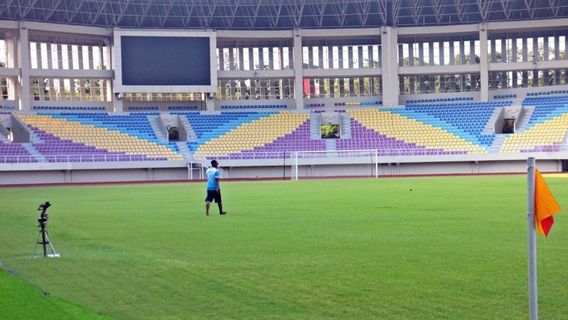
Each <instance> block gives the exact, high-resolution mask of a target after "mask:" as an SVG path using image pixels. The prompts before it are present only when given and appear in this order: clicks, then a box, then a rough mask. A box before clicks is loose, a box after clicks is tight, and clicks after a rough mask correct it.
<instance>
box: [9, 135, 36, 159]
mask: <svg viewBox="0 0 568 320" xmlns="http://www.w3.org/2000/svg"><path fill="white" fill-rule="evenodd" d="M29 162H37V160H36V159H35V158H34V157H33V156H32V155H31V154H30V153H29V152H28V150H26V149H25V148H24V147H23V146H22V145H21V144H19V143H11V142H10V141H8V140H6V139H5V138H4V137H0V163H29Z"/></svg>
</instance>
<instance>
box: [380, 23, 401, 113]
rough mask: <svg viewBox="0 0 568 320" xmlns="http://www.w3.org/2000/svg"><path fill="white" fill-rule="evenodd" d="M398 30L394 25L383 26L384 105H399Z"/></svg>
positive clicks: (382, 69)
mask: <svg viewBox="0 0 568 320" xmlns="http://www.w3.org/2000/svg"><path fill="white" fill-rule="evenodd" d="M397 42H398V35H397V30H396V29H395V28H392V27H383V28H381V47H382V48H383V50H382V55H381V60H382V62H383V63H382V65H383V67H382V68H381V71H382V78H383V79H382V80H383V81H382V82H383V105H384V106H386V107H388V106H396V105H398V96H399V89H400V88H399V86H398V64H397V63H396V59H397V56H396V50H397V48H398V45H397Z"/></svg>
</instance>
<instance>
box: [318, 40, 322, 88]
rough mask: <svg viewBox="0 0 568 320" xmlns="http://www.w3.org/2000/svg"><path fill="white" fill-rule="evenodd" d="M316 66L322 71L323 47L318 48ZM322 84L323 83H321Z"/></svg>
mask: <svg viewBox="0 0 568 320" xmlns="http://www.w3.org/2000/svg"><path fill="white" fill-rule="evenodd" d="M318 60H319V61H318V66H319V68H320V69H323V47H318ZM321 83H323V81H321Z"/></svg>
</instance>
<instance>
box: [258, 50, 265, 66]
mask: <svg viewBox="0 0 568 320" xmlns="http://www.w3.org/2000/svg"><path fill="white" fill-rule="evenodd" d="M264 67H265V65H264V48H258V68H259V69H260V70H264Z"/></svg>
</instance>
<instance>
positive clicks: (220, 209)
mask: <svg viewBox="0 0 568 320" xmlns="http://www.w3.org/2000/svg"><path fill="white" fill-rule="evenodd" d="M217 205H218V206H219V214H227V212H226V211H223V204H222V203H221V202H217Z"/></svg>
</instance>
